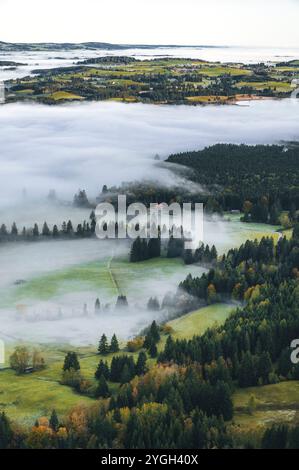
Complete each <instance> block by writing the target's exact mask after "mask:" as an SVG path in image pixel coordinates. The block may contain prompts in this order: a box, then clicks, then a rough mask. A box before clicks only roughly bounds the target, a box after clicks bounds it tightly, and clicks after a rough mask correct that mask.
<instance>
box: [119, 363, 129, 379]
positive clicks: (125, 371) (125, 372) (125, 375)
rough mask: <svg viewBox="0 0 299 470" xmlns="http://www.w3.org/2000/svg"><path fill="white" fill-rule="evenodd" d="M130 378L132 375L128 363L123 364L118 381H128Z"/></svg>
mask: <svg viewBox="0 0 299 470" xmlns="http://www.w3.org/2000/svg"><path fill="white" fill-rule="evenodd" d="M131 378H132V376H131V374H130V369H129V366H128V364H125V365H124V367H123V370H122V372H121V375H120V382H121V383H122V384H125V383H128V382H130V380H131Z"/></svg>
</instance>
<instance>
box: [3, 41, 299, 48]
mask: <svg viewBox="0 0 299 470" xmlns="http://www.w3.org/2000/svg"><path fill="white" fill-rule="evenodd" d="M92 43H94V44H107V45H112V46H122V47H124V46H129V47H132V46H141V47H151V46H152V47H183V48H185V47H196V48H197V47H204V48H214V49H215V48H233V47H235V48H240V49H286V50H287V49H299V45H297V46H292V45H290V46H277V45H275V46H269V45H263V44H261V45H250V44H247V45H246V44H243V45H242V44H187V43H186V44H171V43H158V42H157V43H153V42H148V43H144V42H109V41H100V40H93V41H90V40H84V41H47V40H42V41H8V40H2V39H0V44H12V45H22V44H24V45H26V44H33V45H40V44H41V45H44V44H58V45H63V44H71V45H76V44H78V45H80V44H92Z"/></svg>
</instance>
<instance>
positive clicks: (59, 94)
mask: <svg viewBox="0 0 299 470" xmlns="http://www.w3.org/2000/svg"><path fill="white" fill-rule="evenodd" d="M49 98H51V99H52V100H54V101H61V100H83V99H84V98H82V96H79V95H75V94H73V93H69V92H68V91H55V92H54V93H52V94H51V95H49Z"/></svg>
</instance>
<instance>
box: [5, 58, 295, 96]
mask: <svg viewBox="0 0 299 470" xmlns="http://www.w3.org/2000/svg"><path fill="white" fill-rule="evenodd" d="M289 65H290V66H289V67H288V66H285V67H275V66H274V64H273V66H263V65H260V66H259V69H256V67H255V66H251V65H243V64H241V63H227V64H220V63H218V62H205V61H201V60H192V59H175V58H164V59H162V58H160V59H154V60H136V59H134V58H129V59H128V58H126V57H108V58H102V59H101V58H95V59H91V60H89V61H85V62H77V63H75V64H74V65H73V66H71V67H62V68H56V69H49V70H35V71H34V73H35V74H36V75H35V78H34V79H32V77H24V78H22V79H19V80H11V81H10V82H9V86H10V93H9V96H8V101H20V100H22V99H26V100H34V101H39V102H43V103H50V104H57V103H61V102H63V101H65V102H68V101H70V100H74V101H76V100H94V101H100V100H113V101H124V102H127V103H134V102H146V103H160V104H163V103H169V104H182V103H185V104H194V105H195V104H202V105H203V104H226V103H234V102H235V101H236V100H237V99H238V97H240V95H241V96H242V94H244V95H247V96H248V95H250V97H251V98H250V99H253V98H255V97H263V96H270V97H273V96H278V97H283V96H288V95H289V94H290V92H291V91H292V86H291V82H292V77H291V76H290V72H292V71H293V74H295V73H296V71H298V70H299V67H297V63H295V62H294V63H292V64H289ZM261 73H262V76H263V81H261V78H260V76H261Z"/></svg>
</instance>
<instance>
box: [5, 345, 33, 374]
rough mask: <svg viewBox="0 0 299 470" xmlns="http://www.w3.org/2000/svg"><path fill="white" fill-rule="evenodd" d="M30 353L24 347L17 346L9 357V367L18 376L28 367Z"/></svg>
mask: <svg viewBox="0 0 299 470" xmlns="http://www.w3.org/2000/svg"><path fill="white" fill-rule="evenodd" d="M29 361H30V353H29V351H28V349H27V348H26V347H25V346H17V347H16V349H15V350H14V352H13V354H12V355H11V356H10V366H11V368H12V369H13V370H15V371H16V372H17V373H18V374H23V373H24V372H25V370H26V368H27V367H28V366H29Z"/></svg>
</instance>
